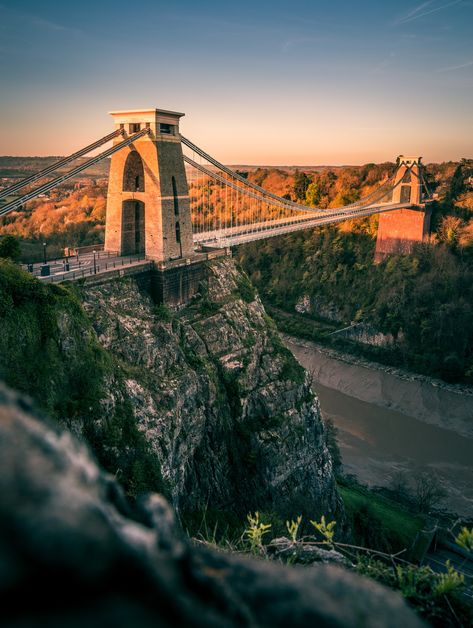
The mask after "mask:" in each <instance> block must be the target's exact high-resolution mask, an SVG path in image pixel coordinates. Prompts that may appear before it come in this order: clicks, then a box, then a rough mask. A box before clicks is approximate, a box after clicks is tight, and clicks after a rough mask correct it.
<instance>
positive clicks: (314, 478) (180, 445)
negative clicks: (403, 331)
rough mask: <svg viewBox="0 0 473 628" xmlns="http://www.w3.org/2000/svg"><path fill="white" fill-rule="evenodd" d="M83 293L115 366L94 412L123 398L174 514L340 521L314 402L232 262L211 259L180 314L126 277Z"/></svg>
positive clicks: (107, 409)
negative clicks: (254, 513) (218, 512)
mask: <svg viewBox="0 0 473 628" xmlns="http://www.w3.org/2000/svg"><path fill="white" fill-rule="evenodd" d="M81 298H82V301H83V306H84V308H85V309H86V312H87V315H88V318H89V320H90V322H91V323H92V326H93V328H94V330H95V333H96V335H97V338H98V342H99V343H100V345H101V347H102V348H103V349H105V350H106V351H107V354H108V355H110V356H112V357H113V360H114V363H115V364H116V370H115V375H114V377H113V381H110V382H109V383H108V385H107V386H106V390H107V395H106V397H105V398H104V399H103V401H102V404H103V408H104V417H105V419H104V420H105V421H106V420H108V419H107V417H109V416H111V415H112V416H113V413H114V408H115V407H116V406H117V403H118V402H119V401H120V400H121V399H126V400H127V403H128V406H129V411H130V412H131V413H132V414H133V416H134V419H135V422H136V424H137V425H138V429H139V430H140V432H141V434H142V435H144V437H145V439H146V441H147V443H148V444H149V446H150V447H151V449H152V451H153V453H154V455H155V456H156V458H157V459H158V460H159V465H160V469H161V474H162V477H163V480H164V482H165V485H166V486H167V488H168V490H169V495H170V497H171V499H172V502H173V505H174V507H175V508H176V509H177V510H181V509H185V510H198V509H203V508H207V507H210V508H216V509H229V510H233V511H236V512H240V513H242V514H243V513H246V512H248V511H249V510H252V509H266V510H277V511H279V512H281V513H284V514H286V513H287V514H294V513H296V514H299V513H300V512H306V513H310V514H311V515H312V516H317V515H318V514H321V513H325V514H329V513H330V514H332V515H333V516H335V518H337V519H338V520H339V522H340V525H341V523H342V519H343V514H342V511H341V507H340V502H339V500H338V497H337V493H336V489H335V483H334V479H333V475H332V465H331V459H330V456H329V454H328V451H327V448H326V444H325V434H324V426H323V423H322V421H321V417H320V409H319V404H318V400H317V398H316V397H315V396H314V394H313V393H312V392H311V390H310V386H309V383H308V381H307V378H306V374H305V372H304V370H303V369H302V368H301V367H300V366H299V364H298V363H297V362H296V361H295V360H294V358H293V356H292V355H291V354H290V352H289V351H288V350H287V349H286V348H285V346H284V345H283V344H282V342H281V340H280V338H279V335H278V333H277V331H276V329H275V327H274V325H273V323H272V321H271V320H270V319H269V318H268V317H267V316H266V313H265V311H264V308H263V306H262V304H261V302H260V300H259V298H258V297H257V295H256V294H255V291H254V289H253V287H252V286H251V284H250V283H249V281H248V279H247V278H246V276H245V275H243V274H242V273H241V272H240V271H239V270H237V268H236V266H235V263H234V262H233V261H232V260H230V259H224V260H218V261H213V262H212V263H210V264H209V266H208V280H207V281H206V282H204V283H203V285H202V288H201V291H200V297H199V298H198V299H196V300H195V301H194V302H193V303H191V304H190V305H189V306H188V307H186V308H184V309H182V310H180V311H179V312H170V311H169V310H167V309H166V308H164V307H163V306H160V307H157V306H156V305H155V304H154V303H153V301H152V299H151V297H150V296H149V294H148V293H147V292H146V291H145V290H142V289H140V287H139V284H138V283H137V282H136V281H135V280H134V279H132V278H130V279H124V280H121V281H116V282H110V283H108V284H102V285H100V286H97V287H87V288H84V289H83V292H82V295H81ZM102 426H103V421H102V422H101V421H100V420H98V421H97V422H96V426H95V427H96V431H97V434H98V436H97V439H99V440H100V429H101V427H102Z"/></svg>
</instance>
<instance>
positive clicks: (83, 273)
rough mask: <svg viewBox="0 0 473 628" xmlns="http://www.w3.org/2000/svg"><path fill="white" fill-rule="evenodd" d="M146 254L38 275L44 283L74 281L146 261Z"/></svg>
mask: <svg viewBox="0 0 473 628" xmlns="http://www.w3.org/2000/svg"><path fill="white" fill-rule="evenodd" d="M146 261H147V259H146V256H145V255H143V256H140V257H135V256H134V257H122V258H120V259H118V260H114V261H113V262H104V261H102V260H100V262H99V263H97V264H96V265H95V267H94V266H88V267H87V268H77V269H74V270H69V271H67V272H65V273H63V272H61V273H56V274H55V275H49V276H47V277H39V279H41V281H42V282H45V283H60V282H61V281H76V280H77V279H82V278H84V277H90V276H93V275H100V274H103V273H106V272H109V271H112V270H117V269H122V268H124V267H125V266H126V267H128V268H129V267H130V266H137V265H140V264H143V262H146Z"/></svg>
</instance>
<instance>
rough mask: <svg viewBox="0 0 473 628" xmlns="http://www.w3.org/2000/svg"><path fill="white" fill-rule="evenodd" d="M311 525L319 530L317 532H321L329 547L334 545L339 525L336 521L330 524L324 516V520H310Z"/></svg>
mask: <svg viewBox="0 0 473 628" xmlns="http://www.w3.org/2000/svg"><path fill="white" fill-rule="evenodd" d="M310 522H311V524H312V525H313V526H314V528H315V529H316V530H317V532H319V533H320V534H321V535H322V536H323V537H324V539H325V541H324V542H325V543H327V545H333V537H334V534H335V531H334V528H335V526H336V525H337V522H336V521H329V522H328V523H327V522H326V521H325V516H324V515H322V518H321V519H320V521H312V519H311V520H310Z"/></svg>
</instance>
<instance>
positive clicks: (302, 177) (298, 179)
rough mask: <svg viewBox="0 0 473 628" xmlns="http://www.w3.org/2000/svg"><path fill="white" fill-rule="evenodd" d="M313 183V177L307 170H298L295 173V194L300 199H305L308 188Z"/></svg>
mask: <svg viewBox="0 0 473 628" xmlns="http://www.w3.org/2000/svg"><path fill="white" fill-rule="evenodd" d="M310 184H311V178H310V177H309V176H308V175H307V174H306V173H305V172H299V170H296V172H295V173H294V194H295V195H296V198H297V199H298V200H299V201H303V200H305V195H306V192H307V188H308V187H309V185H310Z"/></svg>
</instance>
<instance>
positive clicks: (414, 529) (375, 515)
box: [338, 485, 424, 552]
mask: <svg viewBox="0 0 473 628" xmlns="http://www.w3.org/2000/svg"><path fill="white" fill-rule="evenodd" d="M338 491H339V493H340V495H341V497H342V499H343V502H344V504H345V510H346V513H347V517H348V519H349V521H350V522H351V523H352V525H353V528H354V533H355V536H356V535H360V534H361V535H362V536H363V537H364V538H362V539H357V538H355V541H357V542H359V541H360V540H361V541H365V542H367V544H368V545H371V544H370V543H369V541H370V538H369V537H370V533H371V535H372V537H373V539H375V540H376V542H377V543H379V538H378V537H377V535H378V533H379V530H377V529H376V526H377V524H378V522H380V524H381V526H382V532H383V534H384V537H385V538H384V539H383V541H384V543H385V544H386V549H387V550H388V551H393V552H397V551H400V550H402V549H406V550H409V549H410V548H411V547H412V545H413V543H414V541H415V539H416V536H417V533H418V532H419V531H420V530H421V529H422V527H423V524H424V519H423V517H422V516H418V515H414V514H412V513H411V512H409V511H408V510H406V509H404V508H403V507H402V506H400V505H399V504H398V503H397V502H394V501H391V500H389V499H387V498H385V497H382V496H381V495H376V494H375V493H373V492H372V491H369V490H368V489H365V488H363V487H358V486H356V487H352V486H344V485H339V486H338ZM363 511H365V512H367V514H368V517H367V519H368V525H369V526H372V528H373V529H372V530H369V529H368V530H364V529H363V522H362V520H361V518H360V513H362V512H363Z"/></svg>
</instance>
